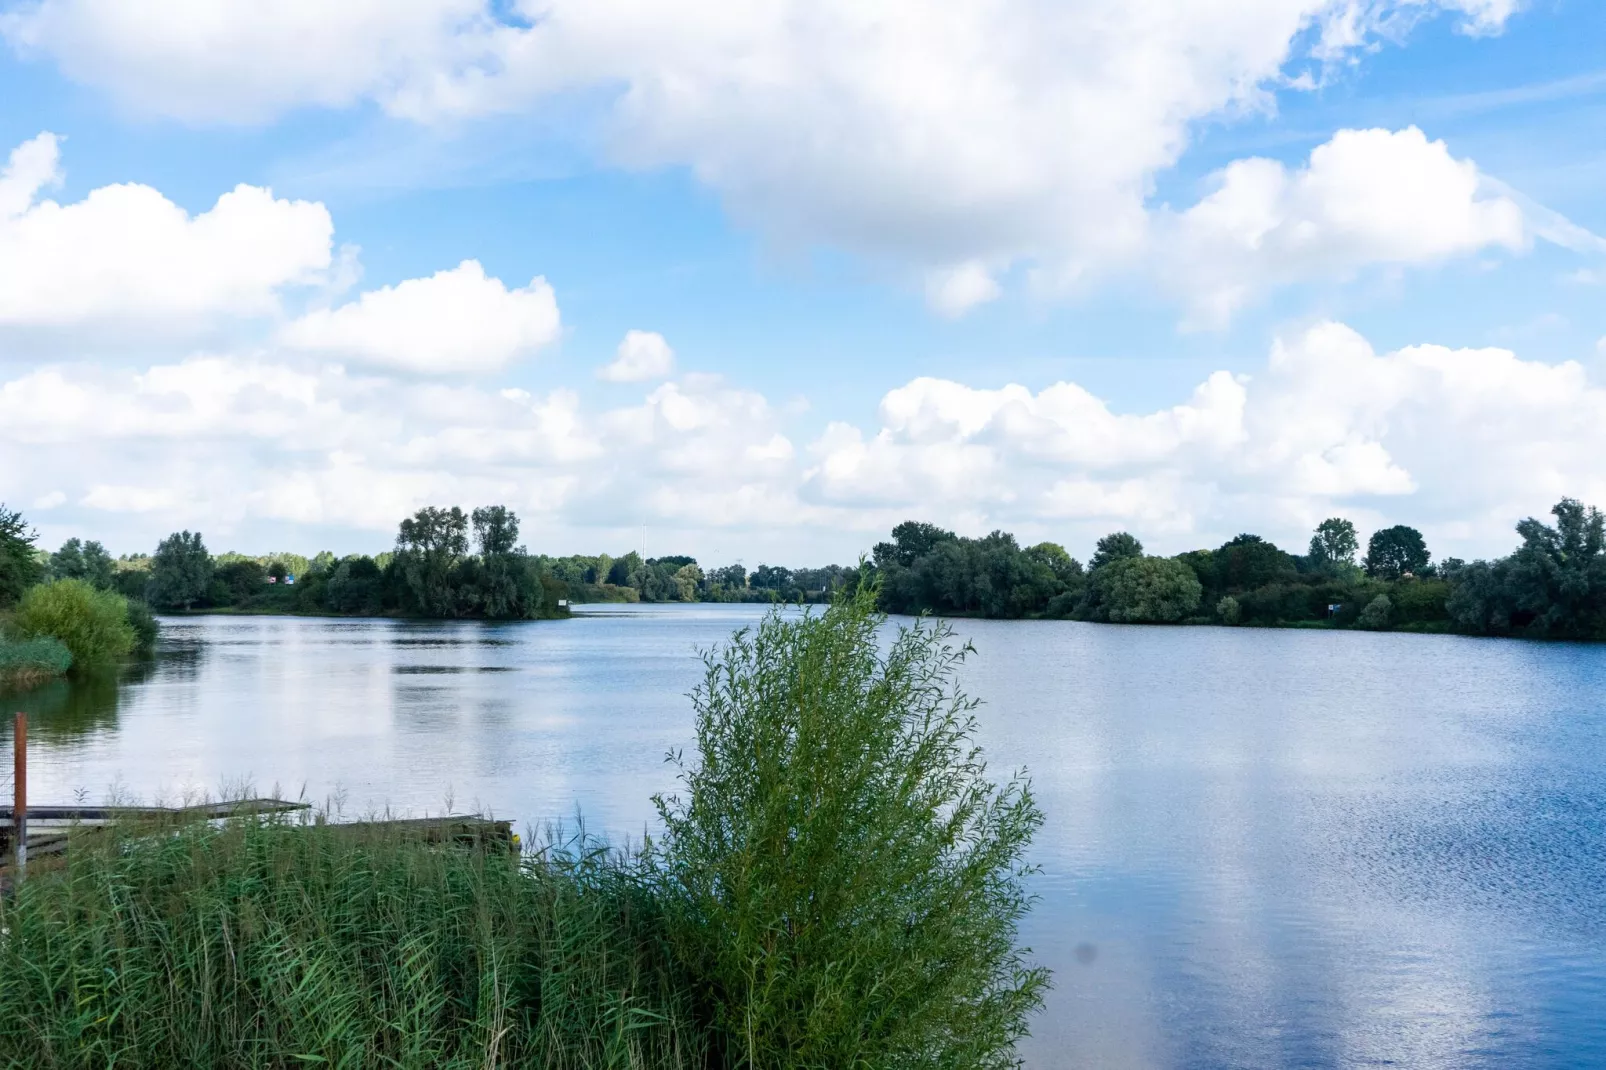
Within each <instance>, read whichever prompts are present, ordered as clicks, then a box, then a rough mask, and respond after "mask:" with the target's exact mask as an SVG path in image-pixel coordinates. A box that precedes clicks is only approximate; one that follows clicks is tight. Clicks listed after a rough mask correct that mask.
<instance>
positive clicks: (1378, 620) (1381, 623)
mask: <svg viewBox="0 0 1606 1070" xmlns="http://www.w3.org/2000/svg"><path fill="white" fill-rule="evenodd" d="M1393 621H1394V603H1393V602H1391V601H1389V596H1388V595H1386V594H1380V595H1378V596H1377V597H1376V598H1374V599H1372V600H1371V601H1370V602H1368V603H1366V608H1365V609H1363V610H1361V616H1360V619H1359V620H1357V621H1356V622H1355V623H1356V624H1357V625H1359V626H1360V627H1362V628H1366V629H1368V630H1370V631H1374V632H1380V631H1383V630H1384V629H1385V628H1387V627H1388V626H1389V625H1390V624H1391V623H1393Z"/></svg>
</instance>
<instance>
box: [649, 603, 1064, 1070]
mask: <svg viewBox="0 0 1606 1070" xmlns="http://www.w3.org/2000/svg"><path fill="white" fill-rule="evenodd" d="M876 595H877V592H876V591H875V590H874V589H872V588H869V587H865V588H862V589H861V590H859V591H858V592H857V593H856V594H854V595H852V596H849V597H847V598H844V599H842V600H839V601H838V602H837V603H836V604H835V605H833V606H832V607H831V608H830V609H828V610H826V611H825V613H823V614H809V615H805V616H803V617H801V618H799V617H795V616H783V615H782V614H780V613H778V612H771V613H770V614H769V615H768V616H766V618H765V619H764V621H763V623H762V624H760V625H759V626H758V628H757V629H755V630H752V631H749V630H747V629H743V630H742V631H739V632H737V633H736V635H735V636H734V637H733V638H732V639H731V641H730V643H729V644H727V645H726V646H725V647H724V648H723V649H722V650H721V651H718V652H717V653H714V654H710V655H708V656H707V657H706V658H705V661H706V669H707V671H706V674H705V677H704V680H703V683H702V685H701V686H700V687H699V688H698V689H697V690H696V691H695V692H694V693H693V695H692V701H693V705H694V706H695V707H696V710H697V726H696V731H697V747H698V760H697V762H696V763H695V764H690V765H684V764H683V765H682V782H683V783H684V785H685V788H686V792H685V795H684V796H683V797H673V798H663V797H660V798H658V799H657V800H656V802H657V804H658V808H659V813H660V817H661V818H662V821H663V824H664V829H665V831H664V835H663V839H662V840H661V841H660V842H659V843H657V844H653V845H650V849H649V852H648V857H649V859H650V861H651V862H652V863H653V865H654V866H655V867H656V869H657V870H658V874H659V880H660V881H661V882H662V884H663V887H664V897H665V900H666V902H667V903H668V904H669V908H668V918H669V922H670V930H671V933H672V934H673V937H674V941H675V946H676V949H677V953H678V954H679V955H680V956H681V958H682V959H683V961H684V962H685V963H686V969H687V973H688V974H689V975H690V976H691V977H692V978H694V980H695V984H696V986H697V1001H698V1006H699V1007H700V1008H701V1013H702V1015H703V1016H705V1017H706V1018H707V1019H708V1020H709V1021H710V1023H711V1024H712V1026H713V1029H714V1032H713V1035H714V1036H715V1037H716V1038H717V1041H718V1043H719V1044H720V1045H721V1054H722V1056H723V1065H725V1066H730V1067H776V1068H780V1067H788V1068H790V1067H797V1068H803V1067H828V1066H829V1067H835V1066H843V1067H847V1066H903V1067H939V1066H940V1067H947V1068H955V1070H962V1068H983V1067H1002V1066H1012V1065H1014V1056H1013V1052H1014V1044H1015V1042H1016V1041H1017V1040H1018V1039H1019V1038H1020V1037H1021V1036H1023V1035H1024V1034H1025V1032H1026V1020H1027V1017H1028V1016H1029V1015H1030V1014H1031V1012H1032V1011H1034V1010H1035V1009H1036V1008H1037V1007H1038V1006H1039V1005H1040V1004H1041V1000H1042V994H1043V991H1044V989H1045V988H1046V986H1047V983H1048V975H1047V972H1046V971H1044V970H1042V969H1040V968H1035V967H1032V966H1030V965H1029V964H1028V963H1027V961H1026V957H1025V956H1026V951H1025V950H1024V949H1022V948H1020V947H1018V946H1017V944H1016V939H1015V938H1016V927H1017V924H1018V922H1019V920H1020V919H1021V917H1022V916H1023V915H1024V914H1025V912H1026V910H1027V908H1028V906H1029V905H1030V901H1031V900H1030V896H1029V895H1028V894H1027V892H1026V891H1025V888H1024V878H1025V876H1026V875H1027V874H1028V873H1029V872H1030V867H1028V866H1027V865H1026V864H1025V862H1024V854H1025V850H1026V847H1027V845H1028V843H1029V842H1030V839H1031V836H1032V834H1033V832H1034V831H1035V830H1036V829H1037V827H1038V825H1039V824H1040V823H1041V820H1042V817H1041V814H1040V812H1039V811H1038V809H1037V807H1036V804H1035V803H1034V802H1033V800H1032V796H1031V792H1030V788H1029V786H1028V785H1027V783H1026V781H1025V780H1023V779H1020V778H1015V779H1011V780H1010V781H1009V782H1007V783H1006V784H1005V785H1004V786H1002V787H999V786H997V785H994V784H993V783H992V782H991V781H989V780H988V779H987V777H986V766H985V764H984V763H983V761H982V758H981V753H980V751H979V750H978V749H977V748H976V747H975V746H974V744H973V743H972V737H973V735H974V732H975V727H976V722H975V717H974V710H975V708H976V703H975V701H973V700H971V699H968V698H967V697H966V696H965V695H964V694H963V693H962V692H961V691H960V690H959V688H958V685H957V673H958V669H959V666H960V663H961V662H962V661H963V659H964V657H965V655H966V654H967V653H969V647H968V646H965V647H958V646H956V645H955V644H954V643H953V642H951V639H952V632H951V631H950V630H949V629H948V627H947V626H946V625H945V624H941V623H937V624H932V623H928V622H920V623H917V624H916V625H914V626H913V627H910V628H902V629H899V631H898V634H897V636H896V638H894V639H893V640H892V642H891V646H890V648H889V649H888V650H887V651H886V652H885V653H884V654H883V653H882V650H881V643H880V632H881V630H882V628H883V627H884V626H885V623H886V618H885V616H883V615H882V614H880V613H878V612H877V611H876V609H875V605H876ZM677 761H678V758H677Z"/></svg>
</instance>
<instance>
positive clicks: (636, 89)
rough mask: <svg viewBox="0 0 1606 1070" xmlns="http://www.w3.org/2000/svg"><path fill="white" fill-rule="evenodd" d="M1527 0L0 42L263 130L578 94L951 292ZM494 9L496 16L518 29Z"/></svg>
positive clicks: (1182, 2)
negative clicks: (1294, 105) (1214, 142)
mask: <svg viewBox="0 0 1606 1070" xmlns="http://www.w3.org/2000/svg"><path fill="white" fill-rule="evenodd" d="M1514 7H1515V4H1514V2H1513V0H1239V2H1234V3H1219V2H1212V3H1201V2H1198V0H1149V2H1145V3H1132V2H1131V0H954V2H950V3H945V4H942V5H939V6H937V7H933V5H931V4H929V3H920V2H916V0H883V2H881V3H876V4H869V5H867V4H865V3H862V2H859V0H812V2H805V0H770V2H766V3H760V4H745V5H742V4H736V5H733V4H729V3H716V2H713V0H697V2H691V3H682V4H676V5H663V4H644V3H642V2H641V0H514V3H512V4H511V5H507V6H506V7H505V8H504V6H503V5H500V4H496V5H493V4H491V3H490V2H489V0H403V2H392V3H382V2H380V0H355V2H351V3H342V4H332V5H331V4H325V3H315V2H312V0H294V2H289V3H280V4H273V5H263V4H260V3H254V2H251V0H217V2H215V3H212V4H209V5H206V6H205V10H204V11H201V10H197V9H195V8H194V6H193V5H190V4H154V5H152V4H146V5H140V6H139V7H138V8H137V9H136V8H131V7H129V6H128V5H126V4H123V3H120V2H118V0H41V2H39V3H37V4H33V5H30V6H28V7H24V8H21V9H18V10H16V11H14V12H13V13H12V14H11V15H10V16H8V17H7V18H6V19H5V21H4V23H3V24H0V31H3V32H4V33H5V35H6V36H7V37H8V38H9V39H10V40H11V41H12V42H13V43H14V44H15V45H17V46H19V47H21V48H22V49H23V50H24V52H25V53H31V54H40V55H45V56H49V57H52V58H54V59H55V61H56V62H57V63H58V64H59V65H60V66H61V67H62V69H63V70H65V71H66V72H67V73H68V74H69V75H70V76H71V77H73V78H76V79H79V80H81V81H84V82H87V83H91V84H94V85H98V86H102V87H104V88H106V89H108V90H110V91H111V92H113V93H115V94H116V95H117V96H118V98H119V99H121V100H123V101H125V102H127V103H129V104H131V105H132V106H134V107H137V108H142V109H146V110H151V111H156V112H159V113H163V114H169V115H177V116H180V117H182V118H186V119H192V120H201V121H247V122H250V121H259V120H262V119H264V118H266V117H269V116H272V115H275V114H278V113H280V112H283V111H285V110H287V109H291V108H295V107H298V106H308V105H312V106H325V107H343V106H349V105H353V104H357V103H359V102H365V101H375V102H377V103H378V104H379V105H380V106H382V107H383V108H385V109H387V110H389V111H390V112H391V113H392V114H395V115H400V116H406V117H411V118H416V119H419V120H422V121H426V122H444V121H449V120H452V119H455V118H458V117H465V116H478V115H486V114H491V113H503V114H507V113H527V112H530V111H539V110H540V109H541V108H542V107H543V106H544V105H545V104H547V102H549V101H553V100H572V99H573V97H574V95H575V94H584V95H586V96H587V97H588V98H589V99H594V100H597V101H599V102H600V103H601V109H600V114H601V115H602V119H601V120H600V121H601V122H602V125H603V129H602V130H601V131H600V137H598V138H592V137H590V136H589V135H590V134H591V133H593V132H591V131H588V132H587V134H588V136H587V139H586V140H587V143H588V144H590V143H595V142H597V141H600V143H602V144H603V145H605V146H606V151H607V152H608V153H609V154H610V156H611V158H612V159H613V160H614V161H615V162H618V163H622V164H624V165H627V166H637V167H661V166H671V167H687V168H689V169H691V171H692V172H694V173H695V174H696V176H697V177H698V178H699V180H701V181H702V182H704V183H705V184H707V185H708V186H710V187H712V188H713V189H715V190H717V191H718V192H719V193H720V194H721V195H722V196H723V197H724V198H725V199H726V201H727V203H728V204H729V205H730V207H731V208H732V209H733V211H734V212H735V213H737V214H738V215H739V216H740V217H741V218H743V219H746V220H749V221H755V222H756V223H757V224H758V225H759V226H761V227H762V228H763V229H764V230H766V231H767V232H768V233H769V234H770V235H771V236H774V237H777V238H779V239H781V240H783V241H790V242H797V243H802V244H815V243H820V244H827V245H834V246H838V247H843V248H848V249H853V250H856V251H860V252H863V253H867V254H869V255H871V256H873V257H876V258H878V259H885V260H888V261H891V262H893V263H896V264H899V265H906V266H910V267H912V268H913V269H914V270H915V271H917V272H919V273H924V272H927V271H937V272H948V273H949V275H948V277H947V278H946V280H944V279H942V278H941V277H939V278H938V279H937V281H936V283H935V288H934V297H935V299H936V302H935V303H936V304H937V306H938V308H939V309H942V310H944V311H948V312H950V313H953V312H957V311H962V310H963V308H964V307H966V306H968V305H971V304H974V303H975V302H976V301H978V300H982V299H985V298H986V297H988V296H990V294H991V292H992V290H991V288H990V286H989V279H988V277H987V276H986V275H985V274H984V273H982V272H981V271H980V270H979V269H978V268H976V267H974V266H970V267H962V268H961V269H959V270H958V272H957V273H955V269H954V268H953V267H952V265H956V264H958V265H969V264H980V263H984V264H987V265H990V266H992V267H994V268H997V269H1000V270H1003V269H1008V268H1009V267H1010V266H1011V265H1013V264H1016V263H1022V262H1024V263H1027V264H1030V265H1033V266H1035V267H1037V268H1040V269H1041V273H1042V277H1045V278H1053V279H1073V278H1077V277H1080V276H1081V275H1083V274H1085V273H1086V272H1087V270H1088V269H1089V268H1091V267H1098V268H1107V267H1109V266H1110V265H1112V264H1119V263H1121V262H1123V261H1126V260H1131V259H1135V258H1137V257H1139V256H1140V255H1141V253H1142V250H1143V248H1144V243H1145V237H1146V228H1147V222H1148V219H1147V213H1146V210H1145V199H1146V198H1147V196H1148V194H1149V191H1150V187H1151V182H1152V179H1153V177H1154V176H1155V175H1156V174H1157V173H1159V172H1161V171H1163V170H1165V169H1167V168H1169V167H1170V166H1171V165H1173V164H1174V163H1175V162H1176V161H1177V159H1178V158H1179V157H1180V155H1181V154H1182V152H1183V151H1184V149H1185V148H1186V145H1187V142H1188V139H1189V133H1190V128H1191V125H1192V124H1193V123H1194V122H1196V121H1197V120H1200V119H1203V118H1207V117H1212V116H1218V115H1223V114H1228V113H1233V112H1242V111H1245V110H1262V109H1267V108H1269V107H1271V106H1272V99H1273V98H1272V96H1271V93H1272V91H1273V90H1274V89H1276V88H1278V87H1287V86H1289V85H1293V84H1314V81H1315V80H1313V79H1311V78H1309V77H1304V78H1303V79H1301V78H1299V77H1297V76H1298V75H1300V74H1301V72H1303V73H1304V74H1306V75H1308V74H1309V70H1307V68H1310V67H1311V66H1312V65H1314V66H1316V67H1318V68H1320V67H1322V66H1323V65H1331V64H1334V63H1338V62H1341V61H1344V60H1346V59H1347V58H1349V57H1352V56H1354V55H1356V54H1358V53H1361V52H1363V51H1364V50H1365V49H1366V48H1368V47H1370V46H1372V45H1373V44H1375V42H1376V41H1377V40H1379V39H1380V38H1397V37H1399V36H1400V35H1401V34H1402V33H1403V32H1404V29H1405V28H1408V25H1409V23H1411V22H1412V21H1414V20H1416V19H1418V18H1420V17H1426V16H1427V15H1430V14H1435V13H1438V12H1441V11H1449V12H1455V13H1459V14H1460V15H1461V16H1462V20H1463V21H1462V26H1463V28H1464V29H1466V30H1468V31H1469V32H1478V33H1492V32H1496V31H1498V30H1499V29H1500V28H1501V27H1502V26H1503V25H1504V24H1505V21H1506V20H1507V18H1509V17H1510V15H1511V13H1512V11H1513V9H1514ZM498 12H505V17H503V16H499V15H498Z"/></svg>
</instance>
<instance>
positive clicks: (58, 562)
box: [50, 538, 117, 589]
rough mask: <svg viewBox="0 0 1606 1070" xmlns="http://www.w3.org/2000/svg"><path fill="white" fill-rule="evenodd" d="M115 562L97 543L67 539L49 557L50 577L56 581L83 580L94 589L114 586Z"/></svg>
mask: <svg viewBox="0 0 1606 1070" xmlns="http://www.w3.org/2000/svg"><path fill="white" fill-rule="evenodd" d="M116 569H117V562H116V561H114V560H113V559H112V555H111V554H109V553H107V552H106V548H105V547H104V546H102V545H101V544H100V543H98V542H88V543H86V542H84V541H82V540H81V539H76V538H74V539H68V540H67V541H66V542H64V543H62V544H61V549H59V550H57V551H56V552H55V553H53V554H51V555H50V575H51V577H52V578H54V579H58V580H83V581H84V582H85V583H88V584H90V585H91V586H94V587H100V588H103V589H104V588H110V587H112V586H114V584H113V576H114V573H115V572H116Z"/></svg>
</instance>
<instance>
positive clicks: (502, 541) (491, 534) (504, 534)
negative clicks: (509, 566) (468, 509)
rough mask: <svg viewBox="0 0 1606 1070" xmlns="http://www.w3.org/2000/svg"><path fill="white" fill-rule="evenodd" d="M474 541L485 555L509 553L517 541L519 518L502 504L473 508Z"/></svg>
mask: <svg viewBox="0 0 1606 1070" xmlns="http://www.w3.org/2000/svg"><path fill="white" fill-rule="evenodd" d="M473 522H474V542H475V544H476V545H478V546H479V551H480V553H481V554H482V555H484V556H485V557H493V556H497V555H505V554H511V553H512V552H513V551H514V549H515V548H516V547H517V546H518V542H519V518H518V517H517V516H515V515H514V514H513V512H512V510H510V509H508V508H507V507H506V506H504V505H490V506H484V507H482V508H479V509H476V510H474V514H473Z"/></svg>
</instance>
